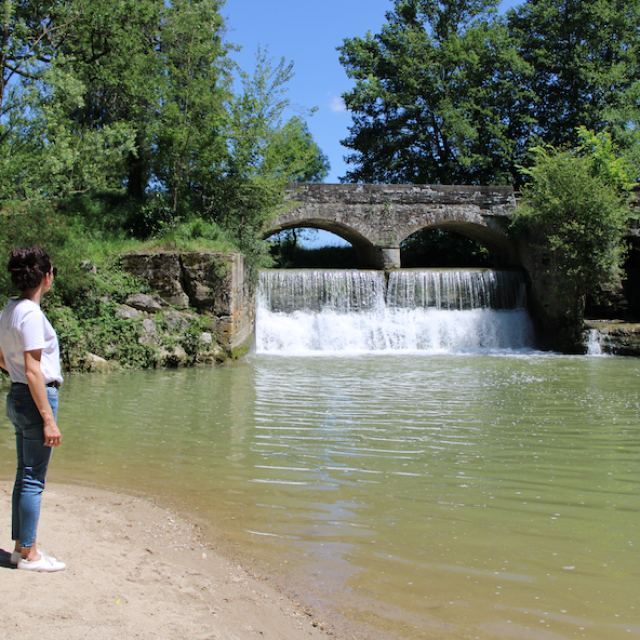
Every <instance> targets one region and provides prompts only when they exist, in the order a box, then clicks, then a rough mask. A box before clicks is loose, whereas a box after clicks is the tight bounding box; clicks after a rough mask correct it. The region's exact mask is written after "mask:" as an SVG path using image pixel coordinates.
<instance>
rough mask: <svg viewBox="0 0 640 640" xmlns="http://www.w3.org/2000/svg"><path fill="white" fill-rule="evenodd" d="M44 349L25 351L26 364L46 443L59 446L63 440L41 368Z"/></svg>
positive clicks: (32, 395) (48, 445) (28, 379)
mask: <svg viewBox="0 0 640 640" xmlns="http://www.w3.org/2000/svg"><path fill="white" fill-rule="evenodd" d="M41 356H42V350H41V349H37V350H35V351H25V352H24V366H25V372H26V374H27V382H28V384H29V391H30V392H31V397H32V398H33V401H34V402H35V403H36V407H38V411H39V412H40V415H41V416H42V421H43V422H44V444H45V445H46V446H47V447H57V446H58V445H59V444H60V441H61V440H62V436H61V434H60V430H59V429H58V425H57V424H56V420H55V418H54V417H53V411H52V410H51V405H50V404H49V398H48V397H47V387H46V386H45V384H44V376H43V375H42V369H40V358H41Z"/></svg>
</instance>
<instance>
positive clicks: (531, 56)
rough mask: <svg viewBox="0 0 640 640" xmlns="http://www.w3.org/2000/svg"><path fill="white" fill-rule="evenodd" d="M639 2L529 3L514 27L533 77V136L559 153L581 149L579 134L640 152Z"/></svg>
mask: <svg viewBox="0 0 640 640" xmlns="http://www.w3.org/2000/svg"><path fill="white" fill-rule="evenodd" d="M638 24H640V1H639V0H606V1H601V0H597V1H595V0H594V1H591V2H585V1H584V0H535V1H533V0H529V1H528V2H525V3H524V4H522V5H520V6H519V7H518V8H517V9H515V10H513V11H511V12H509V14H508V25H509V30H510V32H511V34H512V36H513V38H514V39H515V40H516V41H517V42H518V49H519V52H520V55H521V56H522V57H523V59H524V60H525V61H526V62H527V63H528V64H529V66H530V67H531V69H532V70H533V73H532V74H530V75H529V76H527V77H525V78H523V81H524V82H525V83H526V87H527V89H528V90H529V91H530V92H531V93H532V94H533V95H534V96H535V99H534V100H531V101H530V102H529V103H528V104H527V105H526V107H527V114H528V116H529V119H530V121H531V122H532V124H533V126H532V129H531V134H530V135H531V136H537V137H538V138H539V139H540V140H542V141H544V142H546V143H547V144H552V145H554V146H563V145H569V146H575V145H577V144H578V143H579V137H578V133H577V132H578V127H580V126H584V127H586V128H587V129H590V130H593V131H596V132H602V131H605V130H608V131H610V132H611V134H612V135H613V138H614V140H616V141H617V142H618V143H619V144H621V145H622V146H623V147H626V148H632V147H634V146H636V147H637V144H638V142H639V141H640V140H639V139H638V136H639V135H640V131H639V130H638V124H639V122H640V106H639V104H640V102H639V97H640V30H638Z"/></svg>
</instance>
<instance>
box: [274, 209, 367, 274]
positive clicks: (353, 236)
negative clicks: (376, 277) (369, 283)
mask: <svg viewBox="0 0 640 640" xmlns="http://www.w3.org/2000/svg"><path fill="white" fill-rule="evenodd" d="M300 228H310V229H320V230H322V231H329V232H330V233H333V234H335V235H337V236H338V237H339V238H342V239H343V240H345V241H346V242H348V243H349V244H351V245H352V246H353V248H354V249H355V250H356V254H357V256H358V267H360V268H367V267H369V266H370V265H371V264H372V262H373V260H374V258H373V252H374V249H373V243H372V242H371V241H370V240H369V239H368V238H365V237H364V236H363V235H362V234H361V233H360V232H358V231H357V230H356V229H352V228H351V227H349V226H347V225H345V224H343V223H340V222H336V221H335V220H322V219H320V218H310V219H300V220H292V221H290V222H284V223H282V224H280V225H279V226H278V227H272V228H270V229H269V231H268V232H267V233H266V234H265V238H268V237H269V236H272V235H274V234H276V233H279V232H280V231H286V230H287V229H300Z"/></svg>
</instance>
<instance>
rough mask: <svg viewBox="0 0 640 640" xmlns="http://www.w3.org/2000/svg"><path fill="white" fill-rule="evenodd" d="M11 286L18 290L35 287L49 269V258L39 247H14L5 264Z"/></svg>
mask: <svg viewBox="0 0 640 640" xmlns="http://www.w3.org/2000/svg"><path fill="white" fill-rule="evenodd" d="M7 269H8V270H9V273H10V274H11V282H12V283H13V286H14V287H16V288H17V289H18V290H20V291H27V290H28V289H35V288H36V287H38V286H39V285H40V283H41V282H42V279H43V278H44V277H45V275H46V274H47V273H49V272H50V271H51V258H50V257H49V255H48V254H47V253H45V252H44V251H43V250H42V249H40V248H39V247H16V248H15V249H13V250H12V251H11V253H10V254H9V264H8V266H7Z"/></svg>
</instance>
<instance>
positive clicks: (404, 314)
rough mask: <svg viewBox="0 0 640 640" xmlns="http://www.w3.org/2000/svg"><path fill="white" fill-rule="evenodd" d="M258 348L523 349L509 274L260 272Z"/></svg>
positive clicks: (516, 294) (520, 309)
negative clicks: (387, 274)
mask: <svg viewBox="0 0 640 640" xmlns="http://www.w3.org/2000/svg"><path fill="white" fill-rule="evenodd" d="M256 348H257V351H258V353H279V354H283V355H309V354H327V355H336V354H360V353H455V352H474V351H481V352H491V351H503V350H511V351H513V350H529V349H532V348H533V329H532V325H531V320H530V318H529V315H528V313H527V310H526V296H525V286H524V281H523V278H522V275H521V274H520V273H518V272H516V271H494V270H488V269H483V270H446V271H437V270H408V269H406V270H400V271H393V272H391V273H390V274H389V276H388V282H387V277H386V275H385V273H384V272H382V271H358V270H307V269H300V270H297V269H292V270H268V271H263V272H261V274H260V284H259V289H258V296H257V310H256Z"/></svg>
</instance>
